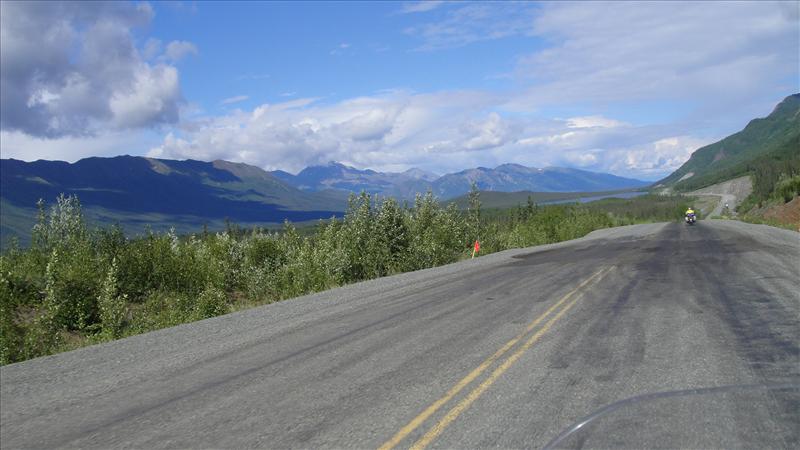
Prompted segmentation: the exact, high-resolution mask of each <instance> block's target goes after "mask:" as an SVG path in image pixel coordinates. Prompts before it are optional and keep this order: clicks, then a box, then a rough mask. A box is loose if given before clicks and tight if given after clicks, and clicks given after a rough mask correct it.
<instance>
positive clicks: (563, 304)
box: [379, 267, 613, 450]
mask: <svg viewBox="0 0 800 450" xmlns="http://www.w3.org/2000/svg"><path fill="white" fill-rule="evenodd" d="M611 269H613V267H606V268H603V269H601V270H599V271H598V272H596V273H595V274H594V275H592V276H590V277H589V278H587V279H585V280H583V281H582V282H581V283H580V284H579V285H578V286H577V287H576V288H575V289H573V290H571V291H570V292H568V293H567V294H565V295H564V296H563V297H561V298H560V299H559V300H558V301H557V302H556V303H555V304H554V305H553V306H551V307H550V308H548V309H547V311H545V312H544V313H543V314H542V315H540V316H539V317H537V318H536V319H535V320H534V321H533V322H531V323H530V324H529V325H528V326H527V327H525V329H524V330H523V331H522V332H521V333H520V334H518V335H517V336H516V337H514V338H513V339H511V340H510V341H508V342H506V344H505V345H503V346H502V347H501V348H500V349H499V350H497V351H496V352H495V353H494V354H493V355H492V356H490V357H489V358H487V359H486V360H485V361H483V362H482V363H481V364H480V365H479V366H478V367H476V368H475V369H474V370H473V371H472V372H470V373H469V374H468V375H467V376H465V377H464V378H462V379H461V381H459V382H458V383H456V384H455V385H454V386H453V387H452V388H450V390H448V391H447V393H446V394H445V395H444V396H443V397H442V398H440V399H438V400H436V401H435V402H433V403H432V404H431V405H430V406H428V407H427V408H426V409H425V410H424V411H422V413H420V414H419V415H418V416H417V417H415V418H414V419H413V420H411V422H409V423H408V424H407V425H406V426H404V427H403V428H401V429H400V431H398V432H397V434H395V435H394V436H392V438H391V439H389V440H388V441H386V443H384V444H383V445H382V446H381V447H380V449H379V450H389V449H391V448H394V447H395V446H397V444H399V443H400V442H401V441H402V440H403V439H405V438H406V437H407V436H408V435H409V434H411V433H412V432H414V430H416V429H417V428H419V426H420V425H422V423H423V422H425V421H426V420H427V419H428V418H429V417H430V416H431V415H433V414H434V413H435V412H436V411H438V410H439V408H441V407H442V406H444V405H445V404H446V403H447V402H449V401H450V400H452V399H453V397H455V396H456V395H458V393H459V392H461V391H462V390H463V389H464V388H465V387H467V386H468V385H469V384H470V383H472V382H473V381H474V380H475V379H476V378H478V377H479V376H480V375H481V374H482V373H483V372H485V371H486V369H488V368H489V367H490V366H492V365H493V364H494V363H495V362H496V361H498V360H499V359H500V358H501V357H502V356H503V355H504V354H506V353H507V352H508V351H509V350H511V348H512V347H514V346H515V345H516V344H517V343H519V342H520V341H522V340H523V339H524V338H525V336H527V335H528V334H529V333H530V332H531V331H533V330H534V329H535V328H536V327H537V326H538V325H539V324H540V323H541V322H542V321H544V320H545V319H546V318H547V317H548V316H550V315H551V314H553V313H554V312H555V311H556V310H558V312H557V313H556V314H555V315H553V316H552V317H551V318H550V320H548V321H547V322H546V323H545V324H544V325H543V326H542V327H541V328H539V330H538V331H536V333H534V334H533V335H531V336H530V337H529V338H528V340H527V341H525V342H524V343H523V344H522V345H521V346H520V347H519V348H518V349H517V350H516V351H515V352H514V353H512V354H511V356H509V357H508V358H507V359H505V361H503V362H502V364H500V365H499V366H498V367H497V368H496V369H495V370H494V371H493V372H492V373H491V375H489V377H487V378H486V379H485V380H484V381H483V382H482V383H481V384H480V385H478V387H476V388H475V389H473V390H472V392H470V393H469V394H467V396H466V397H464V398H463V399H462V400H461V401H460V402H458V404H457V405H456V406H454V407H453V408H452V409H451V410H450V411H448V412H447V414H445V416H444V417H443V418H442V419H441V420H439V422H438V423H436V425H434V426H433V427H432V428H431V429H430V430H428V432H427V433H425V435H423V436H422V437H421V438H420V439H419V440H418V441H417V442H416V443H414V445H413V446H411V448H412V449H418V450H421V449H423V448H425V447H426V446H427V445H428V444H430V443H431V442H432V441H433V440H434V439H436V437H437V436H439V434H441V433H442V431H444V429H445V428H447V426H448V425H450V424H451V423H452V422H453V421H454V420H456V418H458V416H459V415H460V414H461V413H462V412H464V411H465V410H466V409H467V408H469V406H470V405H471V404H472V403H473V402H474V401H475V400H477V399H478V397H480V396H481V394H483V392H484V391H486V389H488V388H489V386H491V385H492V384H493V383H494V382H495V381H497V379H498V378H500V376H502V375H503V373H505V372H506V371H507V370H508V369H509V368H510V367H511V366H512V365H513V364H514V363H515V362H516V361H517V360H518V359H519V358H520V357H521V356H522V354H523V353H525V351H526V350H528V349H529V348H530V347H531V346H533V344H535V343H536V342H537V341H538V340H539V339H540V338H541V337H542V336H543V335H544V334H545V333H546V332H547V330H549V329H550V327H552V326H553V324H554V323H556V322H557V321H558V319H560V318H561V317H562V316H563V315H564V314H565V313H566V312H567V311H568V310H569V309H570V308H572V306H573V305H574V304H575V302H577V301H578V299H580V297H581V290H582V289H583V288H584V287H586V286H587V285H589V284H590V283H594V282H598V281H600V279H602V278H603V277H604V276H605V275H606V274H607V273H608V272H609V271H611ZM559 308H561V309H560V310H559Z"/></svg>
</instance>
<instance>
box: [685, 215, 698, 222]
mask: <svg viewBox="0 0 800 450" xmlns="http://www.w3.org/2000/svg"><path fill="white" fill-rule="evenodd" d="M695 222H697V215H695V214H694V213H690V214H687V215H686V224H687V225H694V223H695Z"/></svg>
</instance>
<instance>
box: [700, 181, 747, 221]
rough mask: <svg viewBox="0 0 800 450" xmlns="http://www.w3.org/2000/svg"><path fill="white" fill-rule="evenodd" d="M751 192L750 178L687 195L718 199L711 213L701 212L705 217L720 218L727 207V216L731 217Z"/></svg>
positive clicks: (723, 183)
mask: <svg viewBox="0 0 800 450" xmlns="http://www.w3.org/2000/svg"><path fill="white" fill-rule="evenodd" d="M751 192H753V181H752V180H751V179H750V176H749V175H748V176H744V177H739V178H734V179H733V180H728V181H725V182H722V183H718V184H715V185H713V186H708V187H704V188H703V189H698V190H696V191H692V192H689V193H688V195H692V196H696V197H705V196H714V197H717V198H719V200H718V202H717V205H716V206H715V207H714V209H713V210H712V211H711V212H707V211H702V212H703V213H704V215H705V216H706V217H711V216H720V215H722V213H723V210H724V209H725V205H728V212H727V214H730V215H733V214H735V213H734V211H735V210H736V207H737V206H739V204H740V203H742V200H744V199H745V198H746V197H747V196H748V195H750V193H751Z"/></svg>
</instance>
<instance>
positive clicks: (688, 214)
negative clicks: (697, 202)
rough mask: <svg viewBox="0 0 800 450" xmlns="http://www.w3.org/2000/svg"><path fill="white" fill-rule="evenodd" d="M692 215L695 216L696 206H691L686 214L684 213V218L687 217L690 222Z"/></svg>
mask: <svg viewBox="0 0 800 450" xmlns="http://www.w3.org/2000/svg"><path fill="white" fill-rule="evenodd" d="M692 216H695V212H694V208H692V207H691V206H690V207H689V209H687V210H686V214H684V219H686V221H687V222H688V221H689V217H692Z"/></svg>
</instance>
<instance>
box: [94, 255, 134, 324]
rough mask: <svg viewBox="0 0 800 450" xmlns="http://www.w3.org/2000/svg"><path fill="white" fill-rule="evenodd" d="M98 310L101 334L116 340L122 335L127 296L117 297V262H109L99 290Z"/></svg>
mask: <svg viewBox="0 0 800 450" xmlns="http://www.w3.org/2000/svg"><path fill="white" fill-rule="evenodd" d="M97 303H98V306H99V309H100V324H101V326H102V330H103V331H102V333H103V335H104V336H105V337H107V338H110V339H116V338H118V337H120V335H121V334H122V326H123V323H124V321H125V315H126V306H127V296H126V295H119V292H118V289H117V260H116V258H115V259H113V260H112V261H111V267H109V268H108V273H107V274H106V278H105V279H104V280H103V284H102V286H101V288H100V296H99V297H98V298H97Z"/></svg>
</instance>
